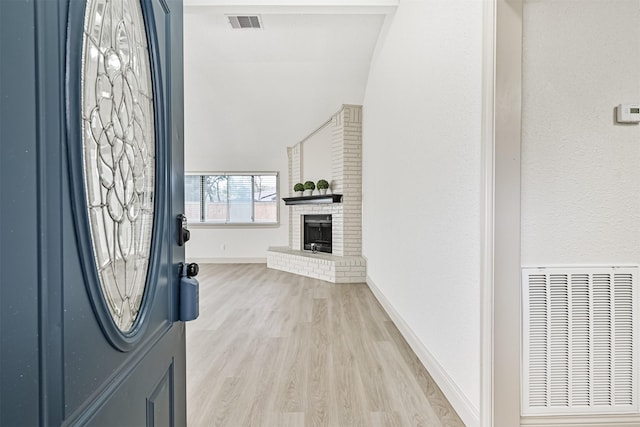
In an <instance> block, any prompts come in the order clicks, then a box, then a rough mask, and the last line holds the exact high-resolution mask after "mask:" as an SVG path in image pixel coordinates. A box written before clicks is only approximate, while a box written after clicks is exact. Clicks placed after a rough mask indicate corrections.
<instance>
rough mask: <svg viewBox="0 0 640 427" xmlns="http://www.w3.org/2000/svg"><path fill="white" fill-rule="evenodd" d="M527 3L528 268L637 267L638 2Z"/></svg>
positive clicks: (639, 201)
mask: <svg viewBox="0 0 640 427" xmlns="http://www.w3.org/2000/svg"><path fill="white" fill-rule="evenodd" d="M524 6H525V9H524V23H523V27H524V51H523V55H524V58H523V69H524V75H523V131H522V263H523V265H526V266H538V265H540V266H545V265H550V264H553V265H567V264H605V265H606V264H620V263H638V262H639V261H640V256H639V255H640V127H639V126H638V125H631V126H629V125H616V124H615V123H614V120H613V117H614V110H613V109H614V106H616V105H617V104H620V103H624V102H639V101H640V2H639V1H637V0H616V1H610V0H597V1H594V0H583V1H579V2H578V1H555V0H553V1H552V0H529V1H525V5H524Z"/></svg>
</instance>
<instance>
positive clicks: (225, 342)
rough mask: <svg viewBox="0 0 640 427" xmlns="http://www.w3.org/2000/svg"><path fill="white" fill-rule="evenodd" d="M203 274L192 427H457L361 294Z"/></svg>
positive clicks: (273, 276) (246, 271)
mask: <svg viewBox="0 0 640 427" xmlns="http://www.w3.org/2000/svg"><path fill="white" fill-rule="evenodd" d="M200 267H201V268H200V275H199V276H198V280H199V282H200V318H199V319H197V320H195V321H193V322H190V323H188V324H187V381H188V382H187V384H188V386H187V402H188V404H187V405H188V409H187V410H188V416H187V417H188V423H189V426H191V427H194V426H196V427H199V426H227V427H236V426H237V427H240V426H264V427H286V426H292V427H298V426H300V427H302V426H336V427H350V426H363V427H374V426H402V427H404V426H426V427H430V426H434V427H438V426H442V427H445V426H447V427H449V426H451V427H458V426H464V424H463V423H462V422H461V421H460V419H459V418H458V416H457V415H456V413H455V412H454V411H453V410H452V409H451V407H450V405H449V403H448V402H447V400H446V399H445V398H444V396H443V395H442V393H441V392H440V390H439V389H438V387H437V386H436V385H435V383H434V382H433V380H432V379H431V377H430V376H429V374H428V373H427V372H426V370H425V369H424V368H423V367H422V365H421V364H420V362H419V361H418V359H417V357H416V356H415V354H414V353H413V352H412V351H411V349H410V348H409V346H408V345H407V343H406V342H405V341H404V339H403V338H402V336H401V335H400V333H399V332H398V330H397V329H396V327H395V326H394V324H393V323H392V322H391V320H390V319H389V317H388V316H387V315H386V313H385V312H384V310H383V309H382V307H381V306H380V305H379V304H378V302H377V301H376V299H375V297H374V296H373V294H372V293H371V291H370V290H369V288H368V287H367V285H365V284H355V285H354V284H342V285H335V284H332V283H328V282H323V281H320V280H316V279H311V278H307V277H302V276H297V275H293V274H289V273H285V272H281V271H275V270H269V269H267V268H266V266H265V265H264V264H234V265H221V264H209V265H201V266H200Z"/></svg>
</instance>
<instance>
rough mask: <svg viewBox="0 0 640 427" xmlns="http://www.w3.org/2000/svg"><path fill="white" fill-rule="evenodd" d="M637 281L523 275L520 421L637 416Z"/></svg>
mask: <svg viewBox="0 0 640 427" xmlns="http://www.w3.org/2000/svg"><path fill="white" fill-rule="evenodd" d="M637 276H638V268H637V267H629V268H627V267H624V268H622V267H620V268H616V267H610V268H600V267H597V268H525V269H523V270H522V286H523V293H522V298H523V322H522V328H523V331H522V337H523V343H522V344H523V350H522V355H523V361H522V362H523V363H522V379H523V381H522V415H584V414H590V415H593V414H612V413H633V412H638V381H637V376H638V341H637V338H638V329H637V328H638V322H637V320H638V319H637V315H638V312H637V308H636V307H637V295H638V291H637Z"/></svg>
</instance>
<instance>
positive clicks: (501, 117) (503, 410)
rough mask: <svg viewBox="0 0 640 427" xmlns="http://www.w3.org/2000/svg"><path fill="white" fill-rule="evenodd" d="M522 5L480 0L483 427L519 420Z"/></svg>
mask: <svg viewBox="0 0 640 427" xmlns="http://www.w3.org/2000/svg"><path fill="white" fill-rule="evenodd" d="M522 9H523V0H491V1H487V2H485V4H484V26H485V27H484V28H485V29H484V33H483V49H484V56H483V61H484V62H483V73H484V76H483V102H484V105H483V121H482V124H483V135H482V142H483V144H482V148H483V176H482V179H483V203H484V209H483V223H482V230H483V234H482V236H483V241H482V249H481V251H482V265H481V268H482V272H481V300H482V303H481V364H482V366H481V390H480V392H481V397H480V405H481V408H480V413H481V420H480V424H481V425H482V426H483V427H491V426H496V427H502V426H509V427H512V426H519V425H520V330H521V328H520V322H521V319H520V196H521V188H520V179H521V178H520V155H521V121H522Z"/></svg>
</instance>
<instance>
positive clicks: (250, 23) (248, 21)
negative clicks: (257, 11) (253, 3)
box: [227, 15, 262, 29]
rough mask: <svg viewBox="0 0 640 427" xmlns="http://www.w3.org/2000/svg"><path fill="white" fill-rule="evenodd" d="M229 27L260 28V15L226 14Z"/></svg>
mask: <svg viewBox="0 0 640 427" xmlns="http://www.w3.org/2000/svg"><path fill="white" fill-rule="evenodd" d="M227 18H229V23H230V24H231V28H235V29H261V28H262V19H261V18H260V15H227Z"/></svg>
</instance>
